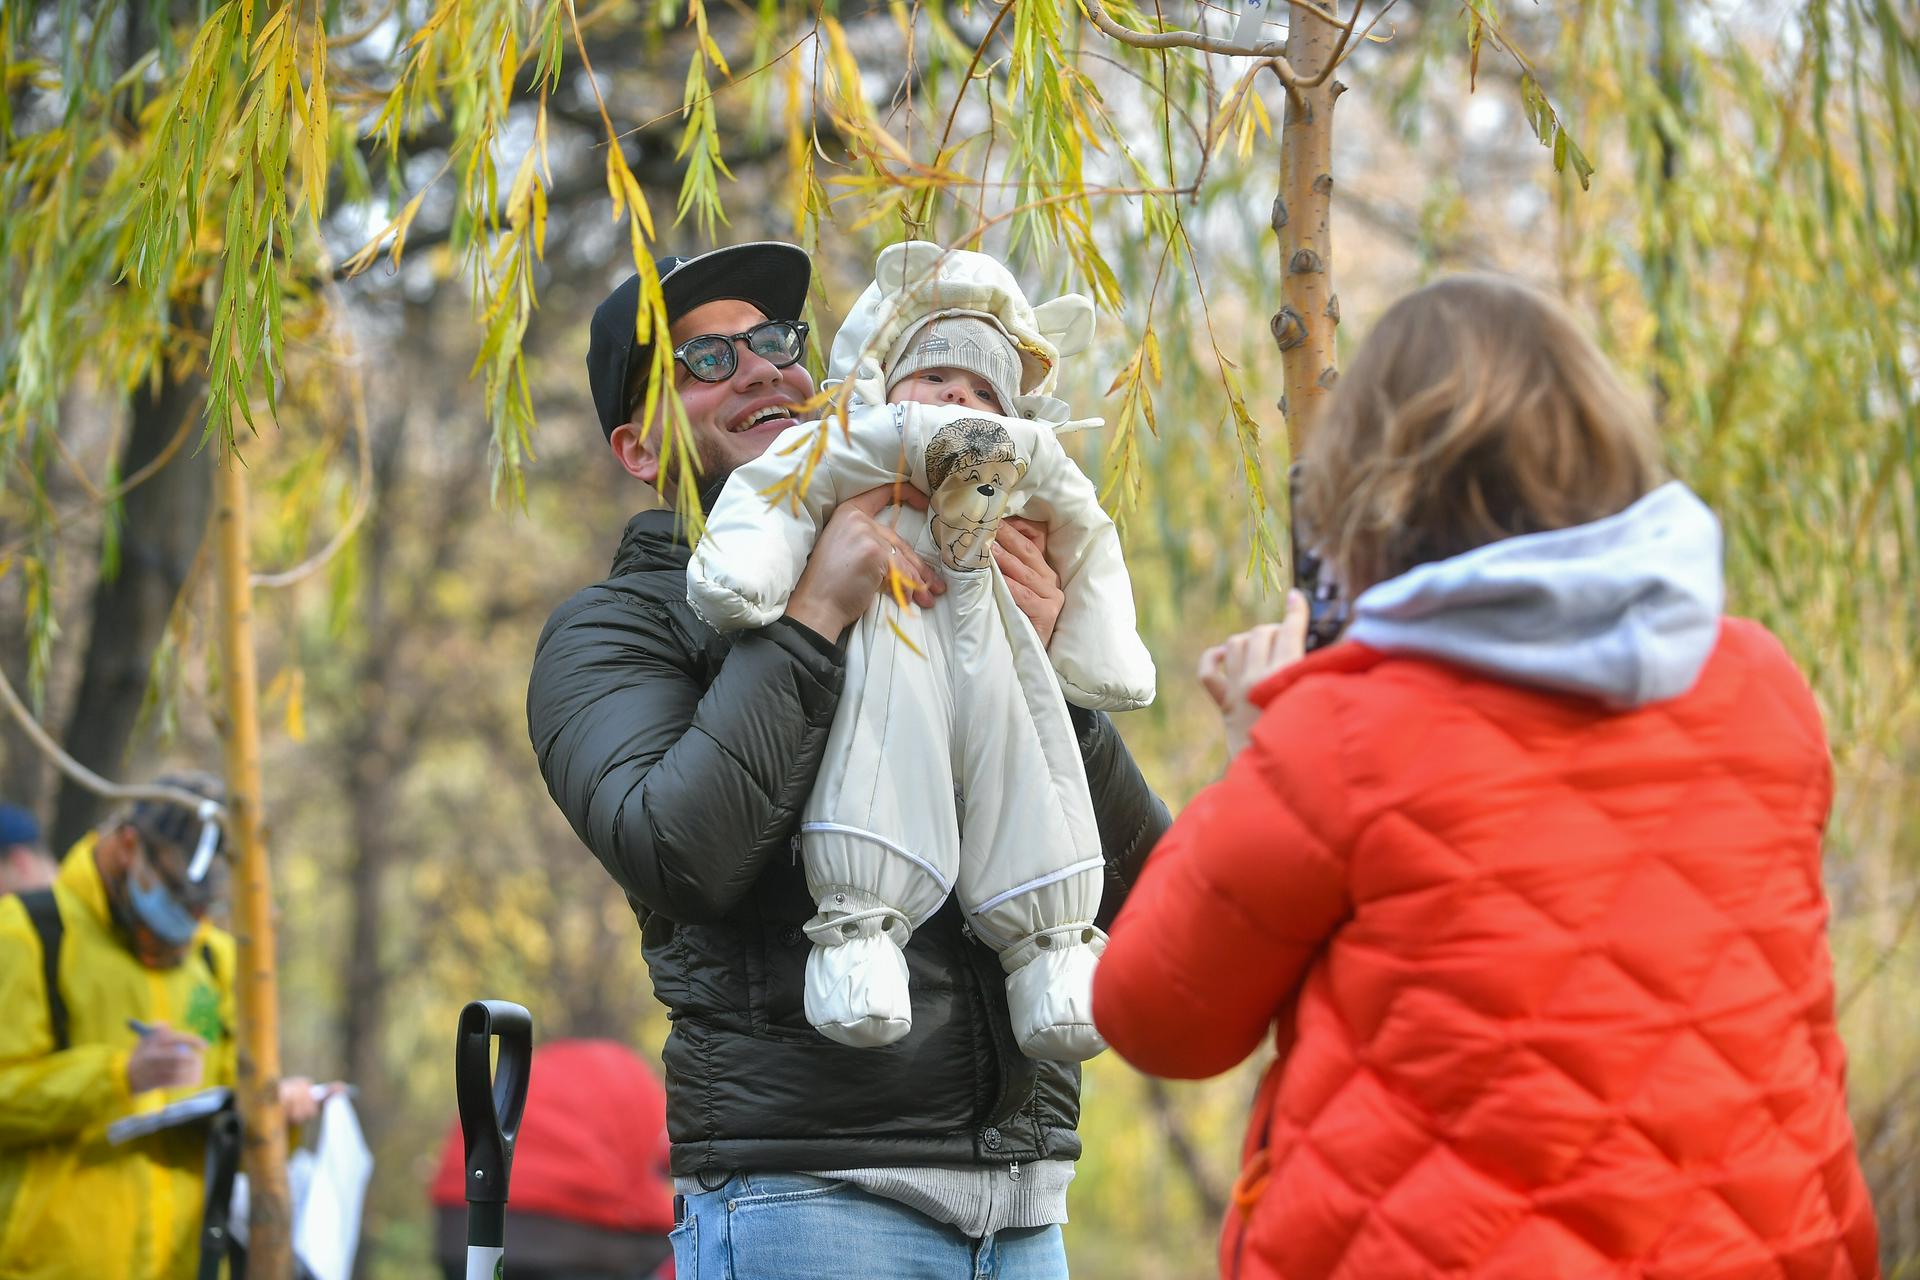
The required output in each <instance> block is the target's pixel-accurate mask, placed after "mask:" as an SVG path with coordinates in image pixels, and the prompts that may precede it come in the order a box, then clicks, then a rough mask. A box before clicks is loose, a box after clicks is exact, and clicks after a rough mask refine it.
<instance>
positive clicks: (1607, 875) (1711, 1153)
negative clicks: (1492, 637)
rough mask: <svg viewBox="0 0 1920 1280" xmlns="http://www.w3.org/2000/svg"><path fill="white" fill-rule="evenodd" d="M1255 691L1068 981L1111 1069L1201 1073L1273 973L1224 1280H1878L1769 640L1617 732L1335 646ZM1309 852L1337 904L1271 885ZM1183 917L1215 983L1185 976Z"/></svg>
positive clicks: (1434, 666) (1536, 696) (1723, 659)
mask: <svg viewBox="0 0 1920 1280" xmlns="http://www.w3.org/2000/svg"><path fill="white" fill-rule="evenodd" d="M1356 651H1357V652H1356ZM1259 696H1260V697H1262V698H1266V699H1268V710H1267V714H1266V716H1265V717H1264V718H1263V720H1262V721H1261V724H1260V726H1259V728H1258V729H1257V730H1256V733H1255V747H1254V748H1253V749H1252V750H1251V751H1250V752H1249V753H1248V754H1249V756H1250V757H1251V758H1243V760H1241V761H1238V762H1236V764H1235V766H1234V768H1233V769H1232V770H1230V772H1229V775H1228V777H1227V779H1226V780H1225V781H1223V782H1222V783H1220V784H1217V786H1216V787H1215V788H1213V789H1210V790H1211V791H1212V792H1213V793H1214V794H1211V795H1209V794H1206V793H1203V796H1202V797H1200V798H1197V799H1196V801H1195V803H1194V805H1193V806H1190V809H1189V812H1188V814H1185V815H1183V816H1182V818H1181V819H1180V821H1179V822H1177V823H1176V824H1175V826H1174V828H1173V830H1172V831H1171V832H1169V834H1168V836H1167V837H1166V840H1165V842H1164V843H1163V847H1162V851H1161V852H1158V853H1156V854H1155V856H1154V859H1153V860H1152V861H1151V862H1150V863H1149V866H1148V868H1147V871H1146V874H1145V876H1144V877H1143V879H1142V882H1141V884H1140V885H1139V886H1138V887H1137V888H1136V889H1135V892H1134V897H1133V899H1132V900H1131V901H1130V902H1129V904H1128V906H1127V908H1126V910H1125V911H1124V912H1123V913H1122V914H1121V917H1120V919H1119V921H1118V922H1116V926H1115V930H1114V935H1113V943H1112V946H1111V947H1110V949H1109V951H1108V953H1107V956H1106V958H1105V959H1104V960H1103V962H1102V966H1101V971H1100V975H1099V978H1098V985H1097V991H1096V1012H1097V1016H1098V1018H1099V1021H1100V1023H1101V1027H1102V1030H1103V1032H1105V1034H1106V1035H1107V1037H1108V1039H1109V1040H1110V1041H1111V1042H1112V1043H1113V1044H1114V1046H1115V1047H1116V1048H1117V1049H1119V1050H1120V1051H1121V1052H1122V1053H1123V1054H1125V1055H1126V1056H1128V1057H1129V1058H1131V1059H1133V1060H1135V1061H1136V1062H1138V1063H1140V1064H1141V1065H1143V1066H1145V1067H1147V1068H1148V1069H1153V1068H1154V1067H1155V1062H1156V1058H1160V1059H1163V1060H1164V1061H1165V1063H1166V1065H1168V1066H1170V1067H1175V1068H1178V1069H1183V1070H1188V1069H1198V1067H1197V1064H1204V1065H1205V1067H1207V1068H1209V1069H1211V1070H1220V1069H1224V1068H1225V1067H1226V1066H1229V1065H1231V1064H1232V1061H1233V1060H1234V1058H1233V1051H1234V1049H1235V1048H1237V1047H1238V1046H1236V1045H1233V1044H1231V1043H1229V1040H1230V1037H1227V1036H1225V1035H1223V1034H1222V1033H1219V1032H1217V1031H1215V1030H1214V1027H1213V1025H1212V1024H1215V1023H1218V1024H1221V1025H1227V1024H1231V1023H1233V1022H1234V1021H1235V1015H1236V1014H1239V1015H1243V1016H1244V1013H1245V1012H1249V1011H1247V1010H1243V1009H1242V1008H1241V1007H1240V1006H1241V1005H1242V1004H1244V1002H1245V1001H1246V1000H1247V999H1253V998H1258V999H1266V998H1268V997H1267V996H1266V995H1265V994H1264V993H1262V994H1261V995H1259V996H1258V997H1255V996H1253V995H1251V994H1250V993H1243V992H1242V990H1241V988H1242V987H1251V986H1252V985H1254V983H1255V982H1256V979H1253V978H1246V977H1243V976H1242V973H1251V972H1255V971H1257V970H1258V969H1259V967H1260V965H1261V961H1262V957H1261V956H1260V954H1259V951H1261V950H1267V951H1269V952H1270V957H1269V958H1270V959H1271V961H1272V963H1273V964H1275V965H1278V966H1281V967H1282V968H1285V967H1286V966H1289V965H1291V966H1293V969H1294V971H1293V972H1291V973H1289V974H1288V975H1284V976H1286V977H1287V978H1288V979H1289V980H1290V981H1291V982H1293V983H1296V984H1298V986H1297V990H1298V992H1299V998H1298V1004H1297V1012H1295V1013H1293V1014H1292V1017H1291V1019H1290V1020H1289V1019H1286V1018H1283V1019H1282V1021H1281V1022H1280V1023H1279V1025H1278V1026H1277V1027H1276V1038H1277V1040H1278V1041H1279V1043H1280V1046H1281V1049H1282V1053H1283V1056H1284V1062H1283V1065H1282V1066H1281V1067H1280V1068H1279V1069H1278V1070H1275V1071H1272V1072H1269V1074H1268V1076H1267V1079H1266V1081H1265V1082H1264V1083H1263V1086H1262V1089H1263V1095H1264V1097H1263V1105H1262V1106H1258V1107H1256V1109H1255V1114H1256V1115H1261V1114H1262V1113H1263V1112H1265V1113H1267V1114H1268V1115H1269V1116H1270V1118H1269V1119H1268V1120H1267V1121H1266V1123H1265V1125H1264V1128H1261V1129H1256V1131H1255V1132H1253V1133H1251V1134H1250V1135H1249V1145H1250V1149H1252V1150H1259V1149H1261V1148H1262V1147H1264V1149H1265V1153H1266V1159H1267V1160H1268V1161H1269V1165H1268V1173H1267V1177H1266V1181H1265V1184H1264V1189H1263V1190H1262V1192H1261V1194H1260V1195H1259V1196H1258V1198H1257V1200H1256V1201H1255V1202H1254V1204H1253V1206H1252V1208H1251V1209H1250V1210H1249V1212H1248V1214H1247V1215H1246V1221H1244V1222H1239V1221H1230V1222H1229V1226H1228V1231H1227V1238H1226V1240H1225V1242H1224V1245H1223V1253H1222V1265H1223V1269H1224V1270H1226V1272H1227V1273H1228V1274H1229V1275H1235V1276H1244V1277H1249V1278H1252V1277H1289V1278H1304V1277H1323V1276H1325V1277H1354V1278H1356V1280H1359V1278H1365V1280H1378V1278H1380V1277H1393V1276H1439V1275H1447V1276H1472V1277H1493V1276H1516V1277H1521V1276H1524V1277H1530V1278H1537V1277H1561V1276H1578V1275H1610V1276H1629V1275H1630V1276H1663V1277H1664V1276H1672V1277H1676V1278H1678V1277H1690V1278H1691V1277H1705V1276H1729V1277H1744V1276H1756V1277H1757V1276H1781V1275H1785V1276H1810V1277H1811V1276H1818V1277H1822V1278H1831V1277H1857V1276H1871V1275H1876V1274H1877V1269H1876V1268H1877V1263H1876V1260H1875V1244H1874V1232H1873V1223H1872V1216H1871V1209H1870V1206H1869V1203H1868V1199H1867V1195H1866V1191H1865V1188H1864V1185H1863V1182H1862V1180H1861V1177H1860V1174H1859V1171H1858V1166H1857V1162H1856V1160H1855V1156H1854V1149H1853V1137H1852V1132H1851V1129H1850V1126H1849V1123H1848V1120H1847V1116H1846V1111H1845V1100H1844V1087H1843V1076H1844V1058H1843V1053H1842V1050H1841V1046H1840V1043H1839V1040H1838V1037H1837V1034H1836V1031H1835V1028H1834V1021H1833V989H1832V979H1831V965H1830V961H1829V957H1828V953H1827V948H1826V941H1825V924H1826V904H1825V899H1824V897H1823V894H1822V891H1821V887H1820V880H1819V851H1820V837H1821V831H1822V828H1823V826H1824V824H1825V820H1826V811H1827V805H1828V802H1829V799H1830V794H1831V781H1830V773H1829V769H1828V763H1827V756H1826V746H1825V741H1824V736H1823V734H1822V732H1821V729H1820V723H1819V717H1818V713H1817V711H1816V710H1815V709H1814V707H1813V703H1812V700H1811V698H1810V697H1809V696H1808V694H1807V692H1806V689H1805V686H1804V684H1803V683H1802V682H1801V680H1800V678H1799V676H1798V674H1797V672H1795V671H1794V670H1793V669H1792V667H1791V665H1790V664H1789V662H1788V661H1787V659H1786V657H1785V655H1784V653H1783V652H1782V651H1781V650H1780V649H1779V646H1778V644H1777V642H1775V641H1774V640H1773V639H1772V637H1770V636H1768V635H1767V634H1766V633H1765V632H1764V631H1762V630H1761V629H1760V628H1758V627H1756V626H1754V625H1753V624H1750V623H1743V622H1737V621H1733V622H1728V623H1727V624H1725V626H1724V627H1723V630H1722V635H1721V640H1720V643H1719V645H1718V647H1717V649H1716V652H1715V655H1714V657H1713V658H1712V659H1711V661H1710V662H1709V664H1708V666H1707V668H1706V670H1705V671H1704V672H1703V675H1702V678H1701V679H1700V681H1699V683H1698V684H1697V685H1696V687H1695V688H1694V689H1693V690H1692V691H1691V692H1689V693H1688V694H1686V695H1683V696H1682V697H1680V698H1677V699H1674V700H1672V701H1669V702H1664V703H1659V704H1655V705H1653V706H1649V707H1646V708H1642V709H1640V710H1637V711H1632V712H1625V713H1610V712H1606V711H1604V710H1603V709H1602V708H1600V707H1599V706H1598V704H1596V703H1593V702H1590V701H1587V700H1584V699H1579V698H1574V697H1566V696H1558V695H1551V694H1546V693H1542V692H1538V691H1531V690H1527V689H1522V688H1519V687H1515V686H1511V685H1504V684H1500V683H1497V682H1494V681H1492V680H1489V679H1486V678H1484V677H1481V676H1478V675H1475V674H1472V673H1469V672H1466V671H1464V670H1461V669H1457V668H1452V667H1447V666H1443V665H1441V664H1438V663H1435V662H1431V661H1427V660H1424V659H1406V658H1388V657H1384V656H1383V655H1379V654H1376V653H1372V652H1371V651H1367V650H1362V649H1359V647H1358V646H1355V645H1342V646H1337V647H1336V648H1335V649H1332V650H1328V651H1326V652H1324V653H1322V654H1319V655H1316V656H1315V657H1314V658H1311V659H1309V660H1307V661H1306V662H1304V663H1301V664H1298V665H1297V666H1296V667H1295V668H1293V669H1291V670H1289V671H1288V672H1285V673H1282V675H1281V676H1279V677H1277V678H1276V679H1275V680H1274V681H1272V682H1270V683H1269V685H1268V687H1267V688H1266V689H1264V690H1262V691H1260V694H1259ZM1329 743H1334V744H1336V745H1335V749H1334V750H1333V751H1332V752H1331V753H1330V752H1329V751H1328V748H1327V744H1329ZM1280 831H1289V832H1293V833H1294V838H1293V839H1292V840H1291V841H1281V840H1278V839H1276V838H1275V833H1276V832H1280ZM1302 833H1305V834H1307V835H1308V836H1310V837H1314V838H1308V839H1306V840H1304V841H1302V840H1301V839H1300V836H1301V834H1302ZM1323 841H1324V847H1318V848H1316V847H1313V846H1315V845H1317V844H1321V843H1322V842H1323ZM1329 858H1331V859H1334V860H1335V861H1336V863H1337V864H1338V868H1337V869H1338V874H1339V875H1340V876H1342V877H1343V878H1344V884H1345V887H1346V894H1347V898H1348V904H1347V905H1345V906H1338V905H1330V904H1329V903H1328V902H1327V901H1326V900H1325V898H1326V895H1325V894H1324V893H1323V892H1320V891H1319V890H1317V889H1316V890H1315V891H1313V892H1310V893H1306V894H1304V895H1303V894H1302V893H1301V892H1300V891H1299V886H1300V885H1301V884H1302V883H1303V881H1302V880H1301V877H1302V876H1303V875H1308V876H1310V877H1311V878H1313V879H1315V880H1316V881H1317V879H1318V878H1319V877H1320V876H1322V875H1323V874H1324V873H1325V869H1326V868H1325V860H1327V859H1329ZM1228 903H1232V904H1233V905H1231V906H1229V905H1227V904H1228ZM1208 927H1211V928H1213V929H1215V930H1218V931H1221V932H1223V933H1226V934H1230V935H1232V936H1233V937H1234V938H1236V939H1238V940H1239V941H1240V943H1241V945H1243V946H1244V947H1245V948H1247V949H1248V950H1250V951H1252V952H1253V954H1248V955H1246V956H1245V959H1244V966H1243V968H1242V970H1240V971H1224V970H1204V969H1201V968H1198V967H1196V966H1195V964H1194V962H1193V960H1192V956H1191V952H1192V948H1190V947H1189V946H1188V945H1187V942H1186V940H1187V939H1190V938H1191V937H1193V936H1194V931H1195V930H1197V929H1203V928H1208ZM1283 939H1285V940H1286V945H1285V946H1284V947H1282V945H1281V943H1282V940H1283ZM1220 945H1221V946H1223V947H1224V946H1225V945H1226V944H1224V943H1222V944H1220ZM1296 948H1297V950H1296ZM1295 956H1297V958H1294V957H1295ZM1260 980H1265V979H1260ZM1155 992H1159V993H1164V996H1159V995H1155V994H1154V993H1155ZM1287 1007H1288V1006H1286V1005H1285V1004H1284V1003H1282V1004H1280V1005H1278V1006H1270V1007H1268V1008H1267V1010H1266V1013H1267V1016H1269V1017H1272V1016H1273V1015H1274V1014H1276V1013H1280V1012H1281V1010H1282V1009H1283V1008H1287ZM1168 1036H1178V1037H1183V1038H1184V1040H1183V1042H1182V1044H1181V1047H1180V1049H1179V1051H1178V1054H1177V1057H1176V1056H1175V1054H1174V1051H1172V1050H1170V1049H1167V1048H1163V1047H1159V1046H1160V1041H1161V1039H1162V1038H1163V1037H1168ZM1211 1041H1218V1042H1219V1043H1218V1044H1217V1045H1210V1042H1211ZM1210 1055H1211V1058H1210ZM1267 1100H1270V1101H1271V1102H1272V1106H1271V1108H1267V1107H1266V1106H1265V1105H1264V1102H1265V1101H1267ZM1243 1230H1244V1240H1242V1239H1241V1238H1240V1236H1241V1233H1242V1231H1243Z"/></svg>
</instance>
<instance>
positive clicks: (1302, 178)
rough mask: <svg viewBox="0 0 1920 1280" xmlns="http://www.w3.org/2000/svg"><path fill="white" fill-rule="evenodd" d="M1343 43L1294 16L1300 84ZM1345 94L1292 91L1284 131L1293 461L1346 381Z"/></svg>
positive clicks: (1277, 206) (1283, 238)
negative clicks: (1341, 360) (1337, 177)
mask: <svg viewBox="0 0 1920 1280" xmlns="http://www.w3.org/2000/svg"><path fill="white" fill-rule="evenodd" d="M1350 3H1354V4H1358V3H1360V0H1350ZM1342 7H1343V6H1342V5H1341V4H1340V3H1339V0H1329V3H1328V4H1327V5H1326V12H1327V13H1328V14H1329V15H1333V16H1337V15H1338V14H1339V12H1340V10H1341V8H1342ZM1338 43H1339V32H1338V31H1337V30H1336V29H1335V28H1334V26H1333V24H1332V23H1330V22H1325V21H1322V20H1320V19H1319V18H1317V17H1313V16H1310V15H1308V14H1305V13H1302V12H1301V11H1300V10H1299V9H1294V10H1293V12H1292V15H1291V17H1290V19H1289V21H1288V24H1287V53H1286V58H1287V62H1288V63H1289V64H1290V65H1291V66H1292V67H1293V69H1294V71H1296V72H1297V73H1299V75H1300V76H1301V77H1303V78H1305V79H1312V78H1313V77H1314V76H1315V75H1317V74H1319V71H1320V69H1321V68H1322V67H1324V66H1325V65H1326V63H1327V60H1328V59H1329V58H1331V57H1332V56H1333V53H1334V48H1335V46H1336V45H1337V44H1338ZM1345 91H1346V86H1345V85H1343V84H1341V83H1340V82H1339V81H1337V80H1334V79H1333V78H1332V77H1328V78H1327V79H1326V80H1325V81H1323V82H1322V83H1320V84H1317V85H1315V86H1313V87H1312V88H1310V89H1299V90H1294V91H1291V92H1289V93H1288V94H1287V112H1286V119H1285V123H1284V124H1283V125H1282V127H1281V131H1280V195H1279V198H1278V199H1277V200H1275V201H1274V204H1273V229H1274V231H1275V232H1276V233H1278V235H1279V237H1280V264H1281V281H1282V286H1281V292H1282V295H1283V297H1284V302H1283V304H1282V306H1281V308H1280V310H1279V311H1278V312H1277V313H1275V315H1274V317H1273V320H1272V324H1271V327H1272V330H1273V339H1274V342H1275V343H1277V344H1278V345H1279V347H1280V361H1281V365H1282V366H1283V369H1284V371H1285V374H1286V386H1287V393H1286V398H1285V399H1284V400H1282V401H1281V402H1280V411H1281V413H1282V414H1284V415H1285V417H1286V422H1287V440H1288V444H1289V446H1290V455H1291V456H1293V457H1298V456H1299V454H1300V448H1301V446H1302V445H1304V444H1305V443H1306V439H1307V433H1308V432H1309V431H1311V430H1312V429H1313V420H1314V416H1315V414H1316V413H1317V412H1318V411H1319V408H1320V406H1321V404H1322V403H1323V402H1324V401H1325V400H1326V397H1327V393H1328V392H1329V391H1331V390H1332V389H1333V383H1334V380H1335V378H1337V377H1338V376H1339V374H1338V372H1337V370H1336V367H1335V348H1334V332H1335V330H1336V329H1337V328H1338V327H1339V324H1340V302H1339V299H1338V298H1336V297H1335V296H1334V293H1333V240H1332V237H1331V235H1330V234H1329V218H1328V209H1329V205H1330V203H1331V201H1332V196H1333V104H1334V100H1335V99H1337V98H1338V97H1339V96H1340V95H1341V94H1342V93H1344V92H1345Z"/></svg>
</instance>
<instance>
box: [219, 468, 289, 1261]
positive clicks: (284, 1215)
mask: <svg viewBox="0 0 1920 1280" xmlns="http://www.w3.org/2000/svg"><path fill="white" fill-rule="evenodd" d="M214 479H215V482H214V489H215V502H216V504H217V505H216V506H215V508H214V530H215V535H216V537H217V539H218V551H219V555H218V561H217V563H218V570H219V580H220V641H221V644H220V648H221V657H222V659H223V662H222V668H223V669H222V672H221V683H222V685H223V686H224V692H225V697H226V725H225V731H226V732H225V736H226V756H227V809H228V813H229V828H228V837H229V838H230V839H232V840H233V842H234V846H235V848H234V854H235V856H234V875H233V899H234V900H233V922H234V935H235V938H236V940H237V941H238V943H239V965H238V973H237V975H236V980H237V982H238V984H239V991H238V995H239V1001H238V1003H239V1013H240V1028H239V1030H240V1046H239V1048H240V1052H239V1069H238V1072H237V1076H238V1079H237V1081H236V1084H237V1088H236V1090H235V1093H236V1095H237V1097H238V1100H239V1103H240V1121H241V1124H242V1126H243V1128H244V1131H245V1134H246V1138H245V1147H244V1151H243V1161H244V1165H245V1168H246V1171H247V1187H248V1213H247V1273H248V1275H250V1276H252V1277H254V1280H291V1277H292V1275H293V1212H292V1203H291V1199H290V1197H289V1194H288V1190H287V1125H286V1117H285V1115H284V1114H283V1113H282V1111H281V1109H280V1010H279V997H278V991H277V983H276V980H275V973H274V961H275V957H274V946H273V891H272V886H271V883H270V881H269V879H268V875H267V850H266V841H265V838H264V834H263V832H262V823H261V808H260V701H259V699H260V690H259V684H260V681H259V672H258V669H257V667H256V665H255V656H254V651H253V587H252V585H251V583H250V582H249V580H248V574H249V571H250V559H249V556H248V547H247V474H246V471H245V469H244V468H243V466H242V464H241V461H240V458H239V456H238V454H236V453H231V452H230V453H229V454H228V456H227V457H226V458H225V459H224V460H222V462H221V464H220V465H219V466H218V467H217V468H216V469H215V473H214Z"/></svg>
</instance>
